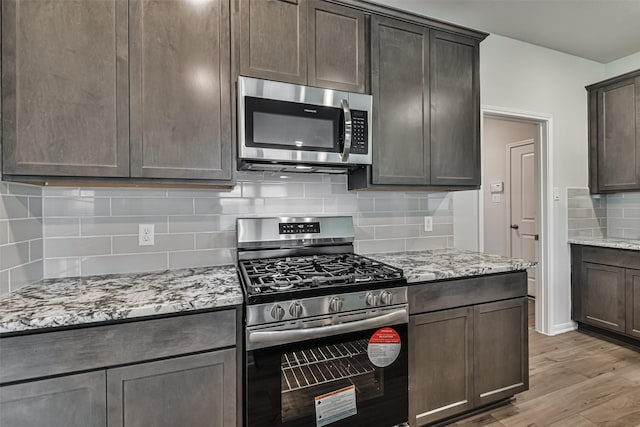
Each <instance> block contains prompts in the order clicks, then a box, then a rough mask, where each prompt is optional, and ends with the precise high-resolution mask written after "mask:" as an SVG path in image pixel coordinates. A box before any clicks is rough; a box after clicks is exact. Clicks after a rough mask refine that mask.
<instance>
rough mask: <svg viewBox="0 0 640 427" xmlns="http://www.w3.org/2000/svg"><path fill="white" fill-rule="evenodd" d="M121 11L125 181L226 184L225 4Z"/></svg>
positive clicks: (144, 1) (135, 4) (174, 3)
mask: <svg viewBox="0 0 640 427" xmlns="http://www.w3.org/2000/svg"><path fill="white" fill-rule="evenodd" d="M129 7H130V13H129V19H130V21H131V23H130V29H131V33H130V36H129V40H130V52H131V58H130V70H131V74H130V75H131V176H132V177H135V178H175V179H207V180H230V179H231V178H232V173H233V171H232V162H231V161H230V160H231V157H232V139H231V100H230V92H231V80H230V60H231V58H230V50H229V44H230V33H231V28H230V24H229V2H228V1H226V0H214V1H210V2H201V3H199V2H188V1H187V2H185V1H178V0H170V1H169V0H164V1H150V0H139V1H132V2H130V3H129Z"/></svg>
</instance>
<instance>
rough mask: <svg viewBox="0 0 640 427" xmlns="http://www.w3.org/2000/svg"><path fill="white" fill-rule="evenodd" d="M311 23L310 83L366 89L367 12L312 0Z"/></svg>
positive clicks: (309, 51) (336, 87) (331, 86)
mask: <svg viewBox="0 0 640 427" xmlns="http://www.w3.org/2000/svg"><path fill="white" fill-rule="evenodd" d="M308 26H309V41H308V42H309V48H308V58H309V82H308V84H309V86H319V87H324V88H330V89H337V90H345V91H350V92H364V91H365V76H366V72H365V71H366V70H365V55H366V49H365V14H364V12H361V11H359V10H355V9H351V8H348V7H343V6H338V5H335V4H331V3H326V2H324V1H321V0H311V2H310V3H309V20H308Z"/></svg>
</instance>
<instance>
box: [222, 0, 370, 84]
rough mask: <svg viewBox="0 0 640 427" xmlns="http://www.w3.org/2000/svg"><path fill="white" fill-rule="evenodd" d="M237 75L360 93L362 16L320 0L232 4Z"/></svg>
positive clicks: (246, 0)
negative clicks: (237, 62) (234, 17)
mask: <svg viewBox="0 0 640 427" xmlns="http://www.w3.org/2000/svg"><path fill="white" fill-rule="evenodd" d="M234 5H235V7H236V15H237V17H238V19H239V23H238V24H237V25H236V28H238V31H237V32H238V34H237V40H238V45H239V60H240V66H239V69H238V71H239V74H241V75H243V76H249V77H256V78H262V79H268V80H277V81H282V82H288V83H294V84H302V85H309V86H318V87H323V88H329V89H336V90H345V91H351V92H365V90H366V84H365V80H366V76H367V70H366V47H365V31H366V26H365V13H364V12H363V11H361V10H358V9H353V8H349V7H346V6H341V5H337V4H334V3H328V2H324V1H321V0H235V3H234Z"/></svg>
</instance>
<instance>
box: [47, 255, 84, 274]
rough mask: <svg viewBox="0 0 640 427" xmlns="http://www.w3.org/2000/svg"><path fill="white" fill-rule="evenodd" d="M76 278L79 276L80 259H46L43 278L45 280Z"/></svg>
mask: <svg viewBox="0 0 640 427" xmlns="http://www.w3.org/2000/svg"><path fill="white" fill-rule="evenodd" d="M76 276H80V257H73V258H47V259H46V260H45V261H44V277H45V278H47V279H50V278H56V277H76Z"/></svg>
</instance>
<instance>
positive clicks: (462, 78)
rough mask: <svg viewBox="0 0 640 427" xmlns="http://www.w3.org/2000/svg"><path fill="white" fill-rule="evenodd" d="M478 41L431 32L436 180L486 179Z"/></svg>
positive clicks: (446, 182) (433, 174)
mask: <svg viewBox="0 0 640 427" xmlns="http://www.w3.org/2000/svg"><path fill="white" fill-rule="evenodd" d="M478 51H479V47H478V42H477V41H476V40H473V39H468V38H465V37H461V36H457V35H453V34H449V33H442V32H438V31H434V32H433V33H432V34H431V184H432V185H447V186H458V185H462V186H479V185H480V81H479V73H478V68H479V65H478V63H479V59H478V58H479V55H478Z"/></svg>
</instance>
